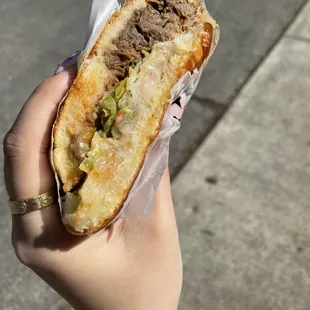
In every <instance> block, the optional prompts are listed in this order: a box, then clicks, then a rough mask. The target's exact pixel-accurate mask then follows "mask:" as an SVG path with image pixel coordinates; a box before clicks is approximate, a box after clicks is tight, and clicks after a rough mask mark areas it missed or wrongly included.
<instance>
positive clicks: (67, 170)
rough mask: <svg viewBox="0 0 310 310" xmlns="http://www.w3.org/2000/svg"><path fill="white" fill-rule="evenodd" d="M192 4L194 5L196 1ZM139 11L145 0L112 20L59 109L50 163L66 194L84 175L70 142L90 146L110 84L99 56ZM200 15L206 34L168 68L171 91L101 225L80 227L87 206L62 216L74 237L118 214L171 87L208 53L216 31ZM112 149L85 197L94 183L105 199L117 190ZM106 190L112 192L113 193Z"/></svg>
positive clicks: (131, 3)
mask: <svg viewBox="0 0 310 310" xmlns="http://www.w3.org/2000/svg"><path fill="white" fill-rule="evenodd" d="M195 3H196V4H197V5H198V2H195ZM143 6H146V2H145V1H144V0H138V1H137V0H130V1H127V3H126V5H125V7H126V8H127V10H124V9H123V10H121V11H120V12H116V13H115V14H114V15H113V16H112V18H111V20H110V21H109V23H108V24H107V25H106V26H105V28H104V30H103V32H102V34H101V36H100V38H99V39H98V41H97V43H96V44H95V46H94V48H93V49H92V51H91V53H90V54H89V56H88V57H87V60H86V62H85V63H84V65H83V67H82V68H81V70H80V72H79V74H78V76H77V78H76V80H75V82H74V83H73V85H72V87H71V89H70V91H69V93H68V96H67V98H66V100H65V102H64V104H63V105H62V107H61V109H60V113H59V115H58V118H57V122H56V125H55V129H54V150H53V161H54V165H55V167H56V172H57V174H58V176H59V177H60V180H61V181H62V182H63V184H64V190H65V191H69V190H71V189H72V188H73V187H74V186H75V185H77V184H78V183H79V182H80V180H81V178H82V177H83V172H82V171H81V170H80V169H79V168H78V167H79V165H80V162H81V159H78V158H75V157H74V156H72V154H70V152H69V151H68V149H69V148H70V143H71V142H72V137H79V139H81V140H82V142H83V143H86V144H88V145H90V142H91V140H92V137H93V135H94V133H95V131H96V129H95V125H94V122H95V118H96V104H97V103H98V101H99V100H100V99H101V98H102V97H103V96H104V85H106V84H107V83H109V80H110V79H111V75H110V73H109V71H108V69H107V68H106V67H105V65H104V62H103V51H105V50H106V49H107V48H108V47H110V46H111V44H112V43H111V42H112V40H113V38H114V37H116V36H117V34H118V32H119V31H120V30H121V29H122V25H123V24H124V23H126V21H127V20H128V19H129V18H130V16H131V12H133V11H134V10H136V9H137V8H140V7H143ZM204 11H205V10H204ZM124 12H125V13H124ZM204 13H205V14H203V15H202V19H203V21H204V26H205V27H204V31H201V33H200V36H199V37H197V42H196V44H195V48H194V49H193V50H192V51H191V52H190V53H188V54H187V55H185V56H184V57H183V58H182V61H180V60H179V61H180V62H179V63H177V64H175V65H174V66H172V70H174V71H175V72H174V74H173V75H174V78H173V79H172V80H170V81H169V82H170V84H171V86H170V87H169V88H168V89H166V90H165V91H164V92H163V93H159V94H158V96H159V97H160V98H161V102H160V104H158V107H157V108H156V109H157V110H156V116H154V117H151V118H150V119H149V126H148V131H147V133H148V134H147V135H146V136H145V137H144V138H143V142H142V144H141V145H139V146H137V147H136V148H135V150H136V149H137V154H138V155H137V157H136V158H135V159H134V162H133V164H132V166H130V167H129V169H127V170H126V169H125V170H126V171H125V172H124V173H125V174H126V175H125V177H124V178H123V179H126V180H125V181H124V184H121V185H120V186H119V189H118V192H117V194H115V195H114V198H115V200H114V202H115V203H114V204H113V202H112V204H111V205H110V206H109V207H106V210H107V212H105V213H104V214H103V213H102V212H101V211H102V210H101V211H100V212H101V213H100V216H99V220H97V221H95V222H89V223H87V225H86V226H85V225H84V226H83V225H82V224H81V222H83V220H82V219H83V218H85V214H88V213H90V212H92V211H91V208H92V206H91V205H87V204H80V205H79V206H78V208H77V210H75V211H74V212H73V213H67V212H66V211H65V212H64V214H63V222H64V224H65V226H66V228H67V229H68V230H69V231H70V232H72V233H76V234H80V233H94V232H96V231H98V230H99V229H101V228H104V227H106V226H107V225H109V224H110V223H111V222H112V221H113V219H114V218H115V217H116V216H117V215H118V214H119V212H120V210H121V208H122V205H123V203H124V202H125V200H126V199H127V196H128V193H129V192H130V189H131V188H132V186H133V184H134V182H135V180H136V178H137V176H138V174H139V172H140V170H141V168H142V166H143V162H144V159H145V156H146V153H147V150H148V147H149V145H150V144H151V143H152V141H154V139H155V138H156V136H157V135H158V132H159V130H160V127H161V123H162V119H163V117H164V115H165V112H166V110H167V107H168V102H169V100H170V96H171V94H170V92H171V89H172V87H173V85H174V84H175V83H176V82H177V81H178V79H179V78H180V77H181V76H182V75H183V74H184V73H185V72H187V71H193V70H194V69H195V68H198V69H199V68H200V66H201V64H202V63H203V61H204V60H205V59H206V58H207V57H208V55H209V53H210V48H211V45H212V40H213V29H214V28H215V27H216V24H215V22H214V20H213V19H211V18H210V16H209V15H208V14H207V13H206V11H205V12H204ZM111 32H112V33H111ZM109 143H110V142H109ZM107 145H108V142H107ZM116 148H117V147H115V146H113V145H112V146H111V147H110V149H109V150H110V152H109V154H103V157H105V159H107V160H108V162H107V164H106V165H105V168H104V169H105V170H104V171H103V172H102V173H100V174H98V172H96V171H92V172H90V173H89V174H88V175H87V177H86V179H85V181H84V184H83V185H82V189H81V192H80V195H81V196H83V197H85V196H86V194H85V192H86V189H87V188H88V189H89V188H90V189H91V187H92V184H104V187H102V188H104V190H105V191H106V192H105V194H106V195H107V196H109V189H110V186H112V188H113V186H114V188H115V186H116V187H117V185H116V184H117V182H116V181H117V178H115V174H117V173H118V170H117V169H115V167H118V166H119V165H120V159H119V158H116V156H117V155H115V154H117V152H116ZM114 156H115V158H114ZM113 182H114V183H113ZM115 182H116V183H115ZM85 188H86V189H85ZM102 188H101V189H102ZM110 190H111V191H112V189H110ZM83 191H84V193H83ZM112 196H113V195H111V197H112ZM86 200H87V199H86ZM87 216H88V215H87ZM81 227H82V228H81Z"/></svg>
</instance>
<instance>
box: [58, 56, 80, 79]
mask: <svg viewBox="0 0 310 310" xmlns="http://www.w3.org/2000/svg"><path fill="white" fill-rule="evenodd" d="M80 53H81V52H80V51H77V52H76V53H74V54H73V55H72V56H70V57H68V58H67V59H66V60H64V61H63V62H62V63H61V64H60V65H58V67H57V69H56V71H55V72H54V75H56V74H59V73H60V72H62V71H64V70H66V69H68V68H69V67H71V66H72V65H73V64H75V63H76V61H77V59H78V57H79V56H80Z"/></svg>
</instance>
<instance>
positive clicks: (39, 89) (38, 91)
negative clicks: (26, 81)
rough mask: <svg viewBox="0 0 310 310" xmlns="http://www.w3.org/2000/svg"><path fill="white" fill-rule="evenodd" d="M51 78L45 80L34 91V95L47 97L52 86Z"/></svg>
mask: <svg viewBox="0 0 310 310" xmlns="http://www.w3.org/2000/svg"><path fill="white" fill-rule="evenodd" d="M50 79H51V78H50V77H49V78H47V79H45V80H43V81H42V82H41V83H40V84H39V85H38V86H37V87H36V88H35V89H34V91H33V95H43V96H44V95H45V94H46V92H47V91H48V89H49V86H50Z"/></svg>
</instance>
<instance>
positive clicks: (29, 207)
mask: <svg viewBox="0 0 310 310" xmlns="http://www.w3.org/2000/svg"><path fill="white" fill-rule="evenodd" d="M56 201H57V196H56V191H55V190H50V191H48V192H46V193H44V194H41V195H38V196H36V197H33V198H27V199H24V200H16V201H12V200H9V207H10V210H11V212H12V214H25V213H29V212H32V211H35V210H40V209H43V208H46V207H48V206H50V205H52V204H53V203H54V202H56Z"/></svg>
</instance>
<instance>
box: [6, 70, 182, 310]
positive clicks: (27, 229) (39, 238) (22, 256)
mask: <svg viewBox="0 0 310 310" xmlns="http://www.w3.org/2000/svg"><path fill="white" fill-rule="evenodd" d="M75 75H76V69H75V67H71V68H70V69H68V70H66V71H64V72H62V73H59V74H57V75H55V76H53V77H50V78H49V79H47V80H45V81H44V82H43V83H41V84H40V85H39V86H38V87H37V88H36V90H35V91H34V92H33V94H32V95H31V97H30V98H29V99H28V100H27V102H26V103H25V105H24V106H23V108H22V110H21V112H20V114H19V115H18V117H17V120H16V121H15V123H14V125H13V126H12V128H11V129H10V131H9V132H8V133H7V135H6V138H5V139H4V154H5V164H4V171H5V180H6V187H7V192H8V195H9V198H10V199H11V200H22V199H25V198H29V197H34V196H36V195H38V194H42V193H44V192H46V191H49V190H50V189H52V188H53V187H54V186H55V180H54V176H53V172H52V169H51V166H50V162H49V147H50V136H51V129H52V124H53V122H54V120H55V116H56V110H57V106H58V104H59V102H60V101H61V99H62V98H63V96H64V95H65V93H66V92H67V90H68V88H69V86H70V85H71V83H72V81H73V79H74V77H75ZM12 244H13V247H14V249H15V253H16V255H17V257H18V259H19V260H20V262H21V263H23V264H24V265H26V266H27V267H29V268H31V269H32V270H33V271H34V272H35V273H36V274H38V275H39V276H40V277H41V278H42V279H43V280H45V281H46V282H47V283H48V284H49V285H50V286H51V287H52V288H54V289H55V290H56V291H57V292H58V293H59V294H60V295H62V296H63V297H64V298H65V299H66V300H67V301H68V302H69V303H71V305H72V306H73V307H74V308H75V309H83V310H87V309H89V310H95V309H96V310H97V309H98V310H99V309H100V310H105V309H106V310H120V309H126V310H131V309H132V310H139V309H143V310H146V309H147V310H152V309H154V310H155V309H161V310H165V309H167V310H168V309H169V310H171V309H177V305H178V301H179V297H180V292H181V286H182V261H181V255H180V247H179V241H178V231H177V226H176V221H175V215H174V209H173V203H172V199H171V190H170V180H169V173H168V171H166V172H165V174H164V176H163V178H162V181H161V183H160V186H159V188H158V190H157V194H156V198H155V202H154V208H153V211H152V214H151V216H150V217H148V218H147V219H143V220H119V221H117V222H116V223H115V224H114V225H112V226H110V227H109V228H108V229H107V230H105V231H100V232H99V233H97V234H95V235H93V236H91V237H81V236H73V235H71V234H70V233H68V232H67V231H66V230H65V228H64V227H63V225H62V222H61V218H60V213H59V206H58V205H57V204H54V205H52V206H50V207H47V208H45V209H42V210H40V211H34V212H31V213H28V214H24V215H13V216H12Z"/></svg>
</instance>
